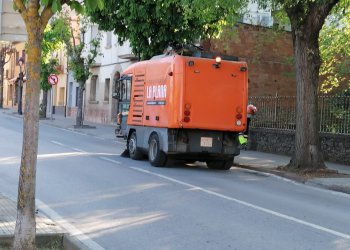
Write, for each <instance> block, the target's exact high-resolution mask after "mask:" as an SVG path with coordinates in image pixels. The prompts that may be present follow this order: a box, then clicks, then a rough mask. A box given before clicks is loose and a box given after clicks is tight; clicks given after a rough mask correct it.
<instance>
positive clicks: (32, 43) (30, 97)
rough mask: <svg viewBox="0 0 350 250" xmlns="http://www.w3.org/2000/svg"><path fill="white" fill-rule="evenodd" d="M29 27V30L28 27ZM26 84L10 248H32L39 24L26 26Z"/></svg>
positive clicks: (38, 88) (39, 41) (37, 129)
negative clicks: (21, 143) (12, 235)
mask: <svg viewBox="0 0 350 250" xmlns="http://www.w3.org/2000/svg"><path fill="white" fill-rule="evenodd" d="M28 27H29V28H28ZM27 30H29V31H30V32H28V40H27V51H28V57H27V62H26V68H27V82H26V88H25V106H24V117H23V118H24V121H23V145H22V157H21V166H20V176H19V185H18V198H17V199H18V200H17V220H16V228H15V236H14V243H13V248H14V249H16V250H18V249H23V250H32V249H35V232H36V223H35V185H36V163H37V153H38V133H39V96H40V84H39V83H40V60H39V59H40V57H41V44H42V32H41V26H40V24H39V22H35V21H34V22H31V23H29V24H28V23H27Z"/></svg>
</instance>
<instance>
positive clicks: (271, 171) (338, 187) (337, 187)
mask: <svg viewBox="0 0 350 250" xmlns="http://www.w3.org/2000/svg"><path fill="white" fill-rule="evenodd" d="M234 166H235V167H238V168H242V169H248V170H253V171H257V172H262V173H268V174H272V175H275V176H279V177H283V178H286V179H289V180H292V181H295V182H298V183H302V184H305V185H310V186H314V187H318V188H322V189H327V190H331V191H335V192H340V193H345V194H350V187H344V186H341V185H334V184H332V185H327V184H324V183H320V182H318V181H315V180H313V179H309V180H308V179H306V178H303V177H301V176H298V175H296V174H293V173H286V172H281V171H279V170H277V169H268V168H262V167H254V166H249V165H242V164H238V163H236V164H235V165H234Z"/></svg>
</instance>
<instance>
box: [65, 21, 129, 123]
mask: <svg viewBox="0 0 350 250" xmlns="http://www.w3.org/2000/svg"><path fill="white" fill-rule="evenodd" d="M97 33H98V28H97V26H91V27H89V29H88V31H87V32H86V34H85V43H89V41H90V40H91V39H92V37H95V36H96V35H97ZM100 52H101V54H102V55H100V56H98V57H97V58H96V62H95V65H94V66H93V67H92V69H91V72H92V76H91V77H90V78H89V79H88V81H87V82H86V87H85V95H84V104H83V105H84V107H83V110H84V120H85V121H92V122H97V123H114V122H115V120H116V115H117V106H116V105H117V103H116V100H115V99H113V98H112V89H113V88H114V84H115V81H116V79H118V78H119V76H120V73H121V72H122V71H123V70H125V69H126V68H127V67H128V66H129V65H130V64H131V63H132V61H133V60H135V59H136V58H135V56H134V55H132V53H131V48H130V46H129V43H128V42H126V43H124V45H123V46H120V45H119V44H118V42H117V37H116V36H115V35H113V34H112V32H102V41H101V46H100ZM78 88H79V86H78V84H77V83H76V82H75V81H74V79H73V77H72V76H71V75H69V77H68V96H67V100H68V103H67V104H68V111H69V112H68V115H70V116H73V117H75V115H76V109H77V93H78Z"/></svg>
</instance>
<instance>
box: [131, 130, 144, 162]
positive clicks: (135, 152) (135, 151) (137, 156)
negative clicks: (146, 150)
mask: <svg viewBox="0 0 350 250" xmlns="http://www.w3.org/2000/svg"><path fill="white" fill-rule="evenodd" d="M136 145H137V136H136V132H132V133H131V135H130V137H129V140H128V151H129V154H130V158H131V159H133V160H141V159H142V158H143V154H142V152H141V150H140V149H139V148H138V147H137V146H136Z"/></svg>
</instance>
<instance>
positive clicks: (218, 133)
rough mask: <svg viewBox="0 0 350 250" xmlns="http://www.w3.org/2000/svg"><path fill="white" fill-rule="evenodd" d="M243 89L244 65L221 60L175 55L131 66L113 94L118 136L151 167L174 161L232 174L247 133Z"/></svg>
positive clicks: (132, 156) (133, 156)
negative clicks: (240, 137)
mask: <svg viewBox="0 0 350 250" xmlns="http://www.w3.org/2000/svg"><path fill="white" fill-rule="evenodd" d="M247 85H248V70H247V65H246V63H245V62H241V61H227V60H221V58H220V57H217V58H200V57H187V56H181V55H177V54H175V55H168V56H158V57H156V58H154V59H151V60H148V61H142V62H138V63H135V64H132V65H131V66H130V67H129V68H127V69H126V70H125V71H124V72H123V74H122V76H121V79H120V81H119V84H118V85H117V87H116V93H115V94H114V95H115V96H116V98H117V99H118V100H119V103H120V104H119V116H120V119H119V120H120V123H119V125H118V126H119V127H118V129H117V134H119V135H120V136H124V137H125V139H126V140H127V150H128V151H129V154H130V157H131V158H132V159H135V160H137V159H141V158H143V156H144V155H148V158H149V161H150V163H151V164H152V165H153V166H157V167H160V166H164V165H165V164H166V161H167V159H168V158H169V157H176V158H177V159H184V160H188V161H205V162H206V163H207V166H208V167H209V168H213V169H225V170H227V169H230V167H231V166H232V164H233V159H234V156H236V155H238V154H239V153H240V143H239V140H238V135H239V133H240V132H243V131H244V130H245V129H246V121H247V108H246V107H247V98H248V93H247V92H248V86H247ZM128 98H129V100H130V102H129V100H128ZM129 105H130V106H129ZM127 109H128V110H129V111H128V113H127V112H125V111H126V110H127Z"/></svg>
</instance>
